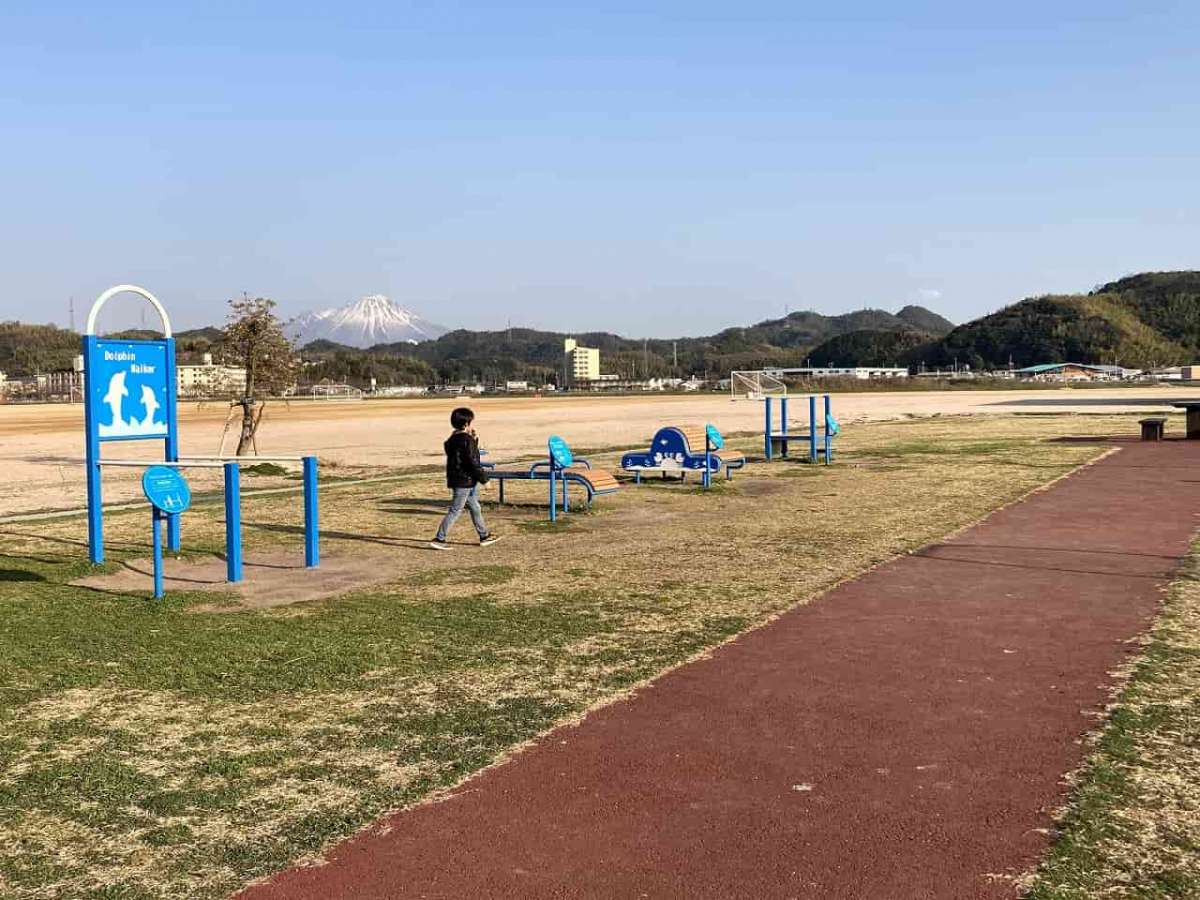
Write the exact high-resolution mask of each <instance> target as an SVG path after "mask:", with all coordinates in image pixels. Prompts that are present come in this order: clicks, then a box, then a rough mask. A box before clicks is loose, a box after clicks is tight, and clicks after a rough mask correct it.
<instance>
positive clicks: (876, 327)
mask: <svg viewBox="0 0 1200 900" xmlns="http://www.w3.org/2000/svg"><path fill="white" fill-rule="evenodd" d="M289 330H290V332H291V333H292V334H295V335H297V336H298V341H297V342H298V344H300V345H301V346H302V347H303V351H304V356H305V358H306V360H307V361H308V362H309V366H308V368H307V369H306V376H307V377H309V378H311V379H313V380H319V379H321V378H329V379H332V380H335V381H349V382H351V383H356V384H367V383H369V381H370V379H371V378H375V379H376V380H377V382H378V384H380V385H388V384H428V383H435V382H443V381H451V382H456V381H468V380H483V381H502V380H506V379H531V380H536V381H540V380H547V379H554V378H556V377H557V375H558V373H559V371H560V366H561V362H562V347H563V344H562V342H563V339H564V338H565V337H568V335H567V334H564V333H562V332H553V331H537V330H534V329H530V328H510V329H505V330H503V331H466V330H462V329H459V330H455V331H449V332H444V329H441V328H439V327H438V326H436V325H432V324H430V323H429V322H427V321H425V320H424V319H421V318H420V317H419V316H416V315H415V314H413V313H411V312H409V311H407V310H405V309H403V308H402V307H399V306H398V305H396V304H394V303H391V302H390V301H388V300H387V299H386V298H383V297H365V298H363V299H362V300H359V301H357V302H356V303H352V304H349V305H348V306H345V307H341V308H340V309H335V310H323V311H321V312H317V313H311V314H307V315H306V316H303V317H300V318H298V319H296V320H293V322H291V323H290V324H289ZM443 332H444V333H443ZM128 335H129V336H130V337H134V336H138V335H137V334H136V333H128ZM314 336H315V337H314ZM570 336H571V337H575V338H576V339H578V340H579V342H580V343H581V344H583V345H585V346H591V347H598V348H600V351H601V367H602V369H603V370H604V371H605V372H606V373H610V374H615V375H621V376H625V377H644V376H647V375H648V376H659V375H670V374H679V375H681V376H686V375H689V374H692V373H695V374H700V375H703V374H707V375H709V376H724V375H726V374H728V372H729V371H730V370H731V369H758V368H763V367H766V366H802V365H805V364H811V365H838V366H853V365H889V366H890V365H899V366H911V367H920V366H926V367H929V368H943V367H947V366H950V365H953V364H955V363H957V364H958V365H959V366H960V367H961V366H964V365H969V366H971V367H972V368H973V369H992V368H1005V367H1007V366H1008V365H1009V363H1010V361H1011V363H1012V365H1014V366H1018V367H1019V366H1026V365H1032V364H1035V363H1042V362H1065V361H1071V362H1084V363H1114V362H1115V363H1120V364H1122V365H1126V366H1131V367H1146V366H1151V365H1179V364H1186V363H1192V362H1200V272H1192V271H1188V272H1153V273H1146V274H1141V275H1133V276H1130V277H1128V278H1122V279H1120V280H1118V281H1114V282H1111V283H1109V284H1105V285H1102V286H1100V287H1098V288H1096V289H1095V290H1093V291H1091V292H1090V293H1086V294H1070V295H1050V296H1042V297H1031V298H1029V299H1026V300H1022V301H1020V302H1018V303H1014V304H1012V305H1011V306H1007V307H1005V308H1004V309H1001V310H999V311H997V312H995V313H992V314H991V315H987V316H983V317H981V318H979V319H976V320H974V321H972V322H967V323H965V324H963V325H959V326H957V327H956V326H954V325H953V323H951V322H949V321H948V320H947V319H945V318H943V317H942V316H939V315H938V314H936V313H934V312H931V311H930V310H928V309H924V308H923V307H920V306H906V307H905V308H904V309H902V310H900V311H899V312H897V313H889V312H885V311H884V310H879V309H864V310H858V311H856V312H850V313H845V314H843V315H837V316H826V315H822V314H820V313H816V312H811V311H804V312H794V313H791V314H790V315H787V316H784V317H783V318H780V319H769V320H767V321H764V322H759V323H757V324H755V325H750V326H746V327H737V328H727V329H725V330H724V331H721V332H718V333H717V334H714V335H710V336H707V337H690V338H678V339H675V340H664V339H651V340H639V339H632V338H625V337H621V336H620V335H616V334H611V333H609V332H590V333H582V334H579V333H575V334H572V335H570ZM176 338H177V343H178V347H179V353H180V359H181V360H182V361H187V360H189V359H194V358H196V357H198V356H199V354H201V353H203V352H207V351H210V350H217V351H219V348H220V340H221V332H220V331H219V330H218V329H215V328H204V329H196V330H193V331H185V332H179V333H177V334H176ZM377 338H381V339H378V340H377ZM364 345H365V347H364ZM78 346H79V338H78V335H76V334H75V333H74V332H71V331H67V330H66V329H60V328H54V327H53V326H34V325H22V324H20V323H2V324H0V371H4V372H7V373H8V374H10V375H23V374H31V373H33V372H37V371H42V372H46V371H54V370H55V369H65V368H69V367H70V365H71V359H72V357H73V356H74V355H75V354H76V353H77V352H78Z"/></svg>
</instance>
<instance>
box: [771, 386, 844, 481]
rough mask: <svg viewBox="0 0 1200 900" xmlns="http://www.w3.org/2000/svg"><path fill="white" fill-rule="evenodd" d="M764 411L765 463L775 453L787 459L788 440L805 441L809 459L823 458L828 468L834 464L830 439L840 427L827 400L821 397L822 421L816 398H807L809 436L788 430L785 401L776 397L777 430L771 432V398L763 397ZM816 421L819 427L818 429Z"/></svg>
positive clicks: (812, 460) (828, 399)
mask: <svg viewBox="0 0 1200 900" xmlns="http://www.w3.org/2000/svg"><path fill="white" fill-rule="evenodd" d="M763 401H764V403H763V409H764V425H763V454H764V455H765V456H766V458H767V461H768V462H770V460H771V459H772V458H773V457H774V456H775V453H776V451H778V453H779V455H780V456H782V457H784V458H786V457H787V455H788V444H789V443H790V442H791V441H804V440H806V441H808V460H809V462H814V463H815V462H816V461H817V458H818V456H822V457H824V461H825V464H826V465H828V464H829V463H831V462H832V461H833V438H834V437H835V436H836V435H838V434H841V431H842V428H841V426H840V425H839V424H838V421H837V419H835V418H834V417H833V412H832V410H831V403H830V397H829V395H828V394H825V395H824V401H825V403H824V406H825V416H824V418H823V419H818V418H817V397H816V396H815V395H814V396H810V397H809V398H808V434H797V433H795V432H789V431H788V398H787V397H780V398H779V426H780V429H781V430H780V431H773V430H772V418H773V415H772V413H773V409H774V398H773V397H770V396H767V397H764V398H763ZM818 422H821V423H822V424H821V425H820V426H819V427H818V424H817V423H818Z"/></svg>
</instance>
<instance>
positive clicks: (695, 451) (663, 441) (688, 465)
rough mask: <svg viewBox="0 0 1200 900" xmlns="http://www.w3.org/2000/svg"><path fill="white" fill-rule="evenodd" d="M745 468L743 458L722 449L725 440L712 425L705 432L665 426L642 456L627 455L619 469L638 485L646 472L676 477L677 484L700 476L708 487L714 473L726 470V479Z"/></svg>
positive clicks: (693, 428)
mask: <svg viewBox="0 0 1200 900" xmlns="http://www.w3.org/2000/svg"><path fill="white" fill-rule="evenodd" d="M744 465H746V456H745V454H742V453H739V452H738V451H736V450H729V449H726V448H725V439H724V438H723V437H721V433H720V432H719V431H717V429H716V428H714V427H713V426H712V425H707V426H705V427H704V428H699V427H684V426H678V425H668V426H666V427H665V428H660V429H658V431H657V432H656V433H655V435H654V440H652V441H651V442H650V449H649V450H647V451H646V452H645V453H626V454H625V455H624V456H622V457H621V468H622V469H624V470H625V471H626V472H633V473H634V481H635V482H636V483H638V484H641V481H642V474H643V473H645V472H661V473H662V475H663V478H666V477H667V473H668V472H670V473H676V472H677V473H679V480H680V481H684V480H686V479H687V473H688V472H699V473H700V474H701V476H705V477H704V483H705V484H706V485H707V484H708V480H709V478H708V477H707V476H710V475H711V473H713V472H720V471H721V470H722V469H724V470H725V477H726V479H728V478H732V477H733V470H734V469H740V468H742V467H743V466H744Z"/></svg>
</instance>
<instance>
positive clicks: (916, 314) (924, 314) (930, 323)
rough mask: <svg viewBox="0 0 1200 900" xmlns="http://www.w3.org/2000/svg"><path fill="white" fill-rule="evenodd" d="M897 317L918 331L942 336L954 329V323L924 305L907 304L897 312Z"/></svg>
mask: <svg viewBox="0 0 1200 900" xmlns="http://www.w3.org/2000/svg"><path fill="white" fill-rule="evenodd" d="M896 318H897V319H899V320H900V321H902V322H904V323H905V324H906V325H910V326H912V328H914V329H915V330H917V331H923V332H925V333H926V334H932V335H936V336H937V337H941V336H942V335H944V334H949V333H950V332H951V331H953V330H954V323H953V322H951V321H950V320H949V319H947V318H945V317H944V316H939V315H938V314H937V313H935V312H932V311H930V310H928V309H926V308H925V307H923V306H906V307H904V309H902V310H900V312H898V313H896Z"/></svg>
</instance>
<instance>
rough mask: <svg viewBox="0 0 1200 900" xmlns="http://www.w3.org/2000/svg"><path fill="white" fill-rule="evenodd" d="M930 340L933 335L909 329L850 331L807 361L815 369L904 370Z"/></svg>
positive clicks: (812, 354) (822, 347)
mask: <svg viewBox="0 0 1200 900" xmlns="http://www.w3.org/2000/svg"><path fill="white" fill-rule="evenodd" d="M933 340H934V337H933V335H931V334H927V333H926V332H923V331H917V330H915V329H911V328H906V329H904V330H901V331H870V330H863V331H851V332H850V333H849V334H840V335H838V336H837V337H834V338H830V339H829V340H827V341H825V342H824V343H823V344H821V345H820V346H819V347H817V348H816V349H814V350H813V351H812V353H811V354H810V358H811V359H812V363H813V365H815V366H834V367H839V366H907V365H909V360H910V358H911V357H912V356H913V354H914V353H915V352H917V351H919V350H922V349H923V348H926V347H928V346H929V345H930V344H931V343H932V342H933Z"/></svg>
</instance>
